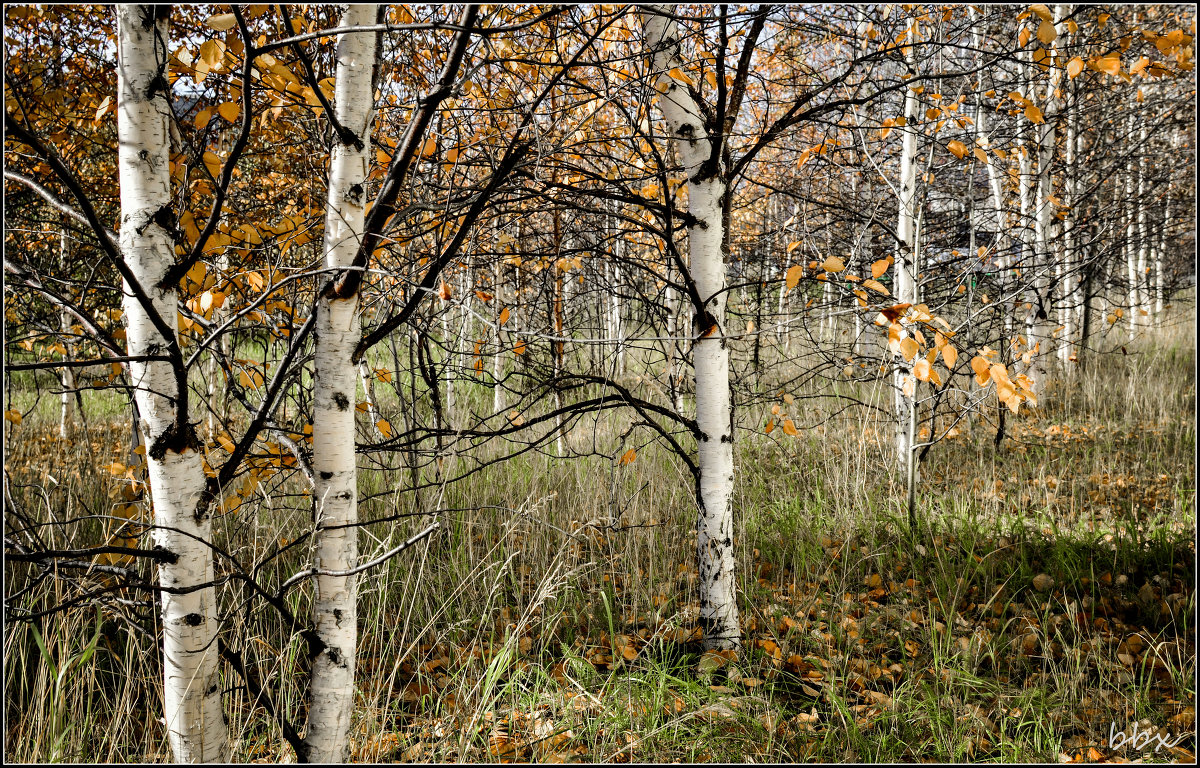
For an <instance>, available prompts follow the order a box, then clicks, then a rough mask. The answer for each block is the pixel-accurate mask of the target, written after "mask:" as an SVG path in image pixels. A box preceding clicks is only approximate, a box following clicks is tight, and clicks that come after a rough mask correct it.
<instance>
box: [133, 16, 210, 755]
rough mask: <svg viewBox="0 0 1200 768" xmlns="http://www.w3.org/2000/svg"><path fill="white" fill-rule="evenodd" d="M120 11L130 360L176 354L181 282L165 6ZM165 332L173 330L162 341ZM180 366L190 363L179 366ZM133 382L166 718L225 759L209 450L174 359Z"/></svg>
mask: <svg viewBox="0 0 1200 768" xmlns="http://www.w3.org/2000/svg"><path fill="white" fill-rule="evenodd" d="M116 16H117V58H118V62H119V63H118V66H117V135H118V141H119V149H118V163H119V173H120V183H121V234H120V246H121V254H122V257H123V258H124V260H125V263H126V264H128V266H129V268H130V270H131V272H132V275H133V279H134V280H136V282H137V285H138V286H140V289H141V291H142V292H144V296H145V297H146V298H148V299H149V301H150V303H151V305H152V306H153V309H154V312H155V314H157V315H158V318H157V321H156V320H154V319H152V316H151V315H150V314H149V313H148V312H147V309H146V307H144V306H143V303H142V301H141V300H139V298H138V296H137V289H136V288H134V287H133V286H132V285H130V284H128V283H127V284H126V285H125V286H124V297H123V303H124V309H125V317H126V322H127V331H126V337H127V341H128V350H129V354H130V355H149V354H163V353H164V352H166V351H169V350H171V349H174V350H176V351H177V350H178V336H177V333H176V304H177V296H176V287H175V286H174V285H166V286H159V283H160V281H161V280H162V278H163V277H164V276H165V274H166V272H167V270H168V269H169V268H170V266H171V265H172V263H173V262H174V245H173V243H172V241H171V237H170V235H168V233H167V231H166V230H165V229H164V228H163V226H162V217H161V216H160V212H161V211H169V210H170V206H171V177H170V169H169V164H168V161H169V159H170V158H169V141H170V139H169V133H168V131H169V128H168V124H169V122H168V121H169V120H170V119H171V104H170V101H169V93H170V91H169V86H168V85H167V82H168V81H167V62H168V60H169V58H170V57H169V56H168V49H167V34H168V28H169V23H168V20H169V18H170V9H169V7H168V6H150V5H121V6H117V8H116ZM164 330H165V331H166V332H169V334H170V336H169V337H166V336H165V334H164ZM179 364H180V365H181V364H182V362H181V361H180V363H179ZM129 369H130V377H131V379H132V382H133V386H134V388H135V389H134V398H135V400H136V401H137V408H138V412H139V414H140V415H141V423H140V425H139V429H140V430H141V432H142V440H143V443H144V444H145V445H146V446H148V448H147V451H146V461H147V471H148V475H149V480H150V491H151V499H152V502H153V505H154V523H155V532H154V535H155V540H156V543H157V544H158V546H160V547H162V548H163V549H165V550H167V551H169V552H172V553H174V554H175V555H177V556H178V559H177V560H176V561H175V562H174V563H164V564H162V565H161V566H160V567H159V582H160V583H161V584H162V586H163V587H167V588H170V589H171V590H173V591H170V592H163V593H162V622H163V663H164V666H165V670H164V706H165V711H164V716H165V721H166V728H167V738H168V740H169V742H170V744H171V750H172V752H173V753H174V755H175V760H176V761H177V762H181V763H190V762H227V761H228V760H229V738H228V731H227V728H226V725H225V718H224V715H223V713H222V711H221V685H220V680H219V677H218V664H217V660H218V659H217V632H218V629H219V625H218V622H217V604H216V603H217V596H216V590H215V589H214V588H213V587H211V586H208V587H203V588H200V589H194V590H193V591H187V592H179V591H177V590H180V589H188V588H194V587H196V586H197V585H200V584H205V583H210V582H212V580H213V560H212V550H211V549H210V548H209V545H208V542H210V541H211V540H212V518H211V516H210V515H209V514H208V513H207V511H206V508H205V507H204V505H202V503H201V497H202V494H203V492H204V487H205V476H204V468H203V462H204V459H203V456H202V454H201V452H200V446H199V443H198V441H197V439H196V435H195V431H194V430H193V428H192V426H191V424H190V423H189V420H188V413H187V405H186V403H187V392H186V390H185V391H182V392H181V391H180V389H179V378H178V377H177V376H176V373H177V370H176V368H175V366H173V365H172V364H171V363H169V362H160V361H154V362H132V363H130V364H129Z"/></svg>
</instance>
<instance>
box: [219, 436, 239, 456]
mask: <svg viewBox="0 0 1200 768" xmlns="http://www.w3.org/2000/svg"><path fill="white" fill-rule="evenodd" d="M217 442H218V443H219V444H220V445H221V447H222V448H224V449H225V450H226V451H228V452H230V453H233V450H234V448H236V447H237V446H236V445H234V444H233V440H232V439H230V437H229V435H227V434H225V433H224V432H222V433H220V434H219V435H217Z"/></svg>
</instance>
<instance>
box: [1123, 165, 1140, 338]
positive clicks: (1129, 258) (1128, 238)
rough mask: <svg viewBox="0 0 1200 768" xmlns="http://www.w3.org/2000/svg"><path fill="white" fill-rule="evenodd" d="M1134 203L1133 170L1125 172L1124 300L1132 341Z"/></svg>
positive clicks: (1134, 317) (1134, 326)
mask: <svg viewBox="0 0 1200 768" xmlns="http://www.w3.org/2000/svg"><path fill="white" fill-rule="evenodd" d="M1135 205H1136V203H1135V202H1134V199H1133V171H1131V170H1130V171H1126V173H1125V272H1126V276H1127V277H1128V278H1129V294H1128V296H1129V298H1128V301H1127V302H1126V304H1127V307H1128V309H1127V310H1126V311H1127V312H1128V313H1129V318H1128V321H1129V340H1130V341H1133V339H1134V337H1136V336H1137V308H1138V291H1137V262H1136V258H1137V254H1136V249H1135V248H1134V242H1133V238H1134V234H1135V231H1134V226H1135V224H1136V223H1137V218H1136V216H1135V214H1134V206H1135Z"/></svg>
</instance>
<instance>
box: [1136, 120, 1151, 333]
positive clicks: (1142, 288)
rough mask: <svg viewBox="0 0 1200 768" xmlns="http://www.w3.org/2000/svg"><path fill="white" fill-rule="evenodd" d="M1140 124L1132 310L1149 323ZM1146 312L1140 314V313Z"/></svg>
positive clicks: (1139, 319) (1143, 142)
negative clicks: (1135, 279)
mask: <svg viewBox="0 0 1200 768" xmlns="http://www.w3.org/2000/svg"><path fill="white" fill-rule="evenodd" d="M1141 123H1142V125H1141V128H1140V130H1139V134H1138V138H1139V142H1138V143H1139V145H1140V146H1141V147H1142V156H1141V157H1140V158H1139V159H1138V193H1137V229H1138V234H1137V238H1138V250H1137V254H1138V260H1137V285H1138V292H1137V298H1138V303H1137V306H1136V307H1135V308H1134V310H1133V315H1134V319H1135V322H1136V323H1137V324H1138V325H1141V326H1146V325H1149V322H1148V321H1149V318H1148V317H1147V315H1149V314H1150V281H1149V279H1148V276H1147V270H1148V267H1149V248H1150V231H1149V222H1148V220H1147V210H1146V209H1147V208H1148V206H1147V205H1146V136H1147V133H1148V130H1147V128H1146V121H1145V120H1142V121H1141ZM1143 312H1144V313H1146V314H1142V313H1143Z"/></svg>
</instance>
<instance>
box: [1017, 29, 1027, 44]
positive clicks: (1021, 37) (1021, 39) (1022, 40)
mask: <svg viewBox="0 0 1200 768" xmlns="http://www.w3.org/2000/svg"><path fill="white" fill-rule="evenodd" d="M1028 42H1029V28H1028V27H1022V29H1021V32H1020V34H1018V35H1017V45H1019V46H1021V47H1022V48H1024V47H1025V44H1026V43H1028Z"/></svg>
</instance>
